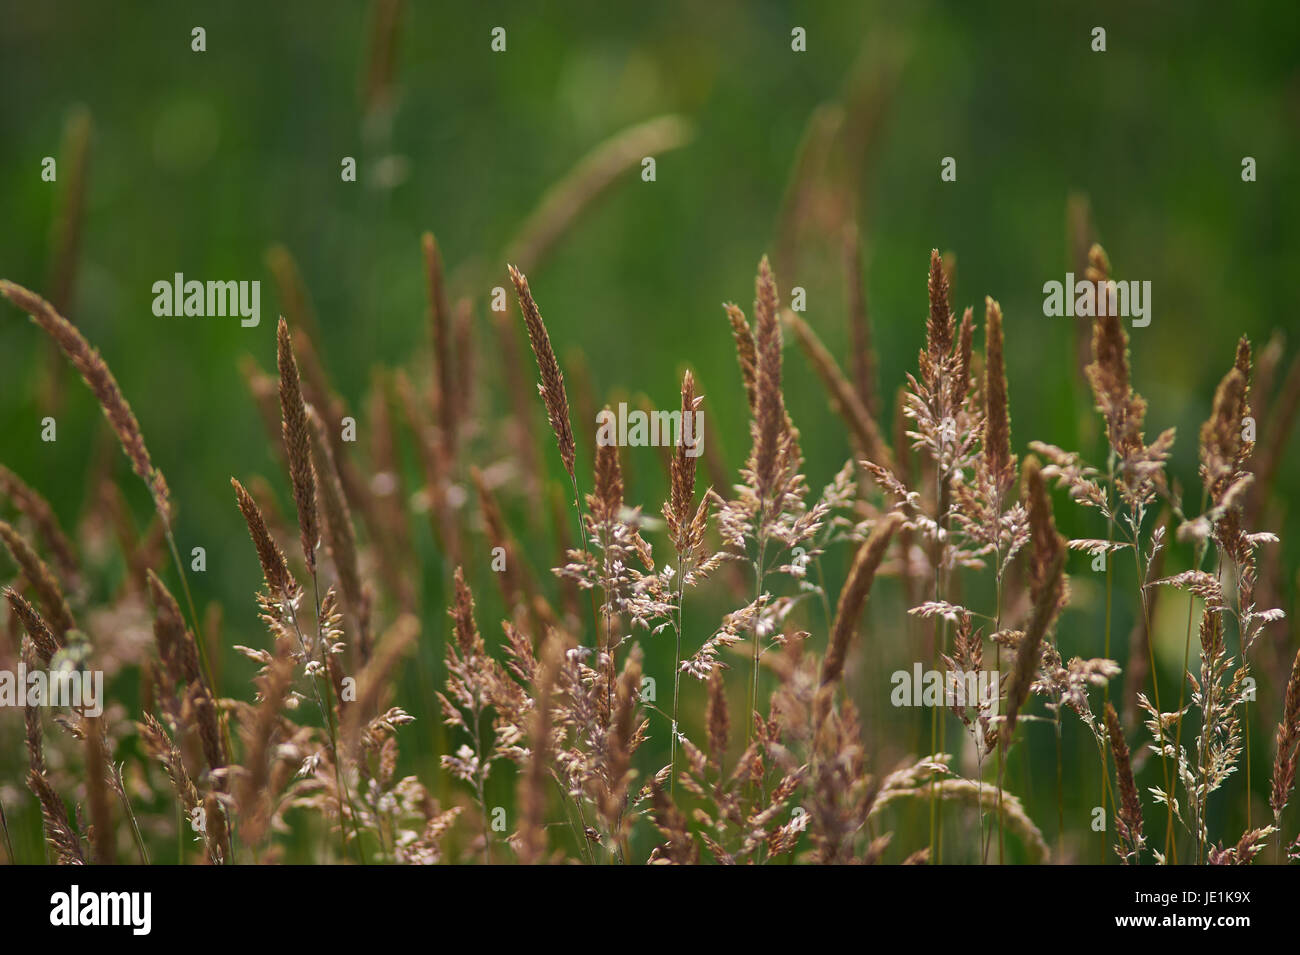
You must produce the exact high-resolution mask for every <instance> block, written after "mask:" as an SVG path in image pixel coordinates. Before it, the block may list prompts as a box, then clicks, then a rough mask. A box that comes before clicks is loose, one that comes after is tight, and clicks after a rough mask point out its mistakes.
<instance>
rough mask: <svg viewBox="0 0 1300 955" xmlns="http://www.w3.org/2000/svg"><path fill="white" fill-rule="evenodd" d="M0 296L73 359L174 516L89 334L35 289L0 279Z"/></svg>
mask: <svg viewBox="0 0 1300 955" xmlns="http://www.w3.org/2000/svg"><path fill="white" fill-rule="evenodd" d="M0 295H3V296H4V297H5V298H7V299H9V301H11V302H13V303H14V305H16V306H18V307H19V308H21V309H22V310H23V311H25V312H27V313H28V314H29V315H31V317H32V318H33V319H34V320H35V321H36V324H37V325H39V326H40V327H41V329H42V330H44V331H45V333H46V334H48V335H49V336H50V337H51V338H52V339H54V342H55V343H56V344H57V345H58V346H59V348H60V349H62V351H63V354H64V355H66V356H67V358H68V360H69V361H70V362H72V366H73V367H74V368H76V369H77V373H78V374H79V375H81V379H82V381H84V382H85V383H86V385H87V386H88V387H89V388H90V390H91V391H92V392H93V393H94V395H95V399H96V400H97V401H98V402H99V406H100V408H102V409H103V411H104V417H106V418H108V423H109V424H110V425H111V426H112V428H113V432H114V433H115V434H116V435H117V440H118V442H119V443H120V444H121V445H122V450H123V451H125V452H126V456H127V458H128V459H129V460H130V462H131V467H132V469H133V470H134V471H135V473H136V474H137V475H138V476H139V478H140V480H142V481H144V483H145V485H146V486H147V487H148V488H149V493H150V494H151V495H152V497H153V502H154V507H155V508H157V510H158V514H159V516H161V517H162V519H163V520H164V521H169V520H170V519H171V494H170V492H169V491H168V489H167V481H166V480H165V479H164V478H163V476H162V472H161V471H159V470H158V469H157V468H155V467H154V466H153V461H152V460H151V459H150V457H149V449H148V448H146V447H145V443H144V435H143V434H142V433H141V431H140V423H139V422H138V421H137V420H136V418H135V414H134V413H133V412H132V411H131V406H130V405H129V404H127V401H126V398H124V397H123V396H122V389H121V388H119V387H118V384H117V379H116V378H114V377H113V373H112V372H111V371H109V369H108V365H107V364H106V363H105V362H104V359H103V358H102V357H101V356H100V354H99V352H98V351H97V350H96V349H94V348H93V347H91V345H90V343H89V342H87V341H86V339H85V337H84V336H83V335H82V334H81V332H80V331H78V330H77V328H76V326H74V325H73V324H72V323H71V322H69V321H68V320H67V319H66V318H64V317H63V316H62V315H60V314H59V313H58V312H56V311H55V310H54V307H53V306H52V305H50V303H49V302H47V301H45V299H43V298H41V297H40V296H39V295H37V294H36V293H35V292H31V291H29V290H28V289H25V288H23V287H22V286H21V285H16V284H15V283H13V282H9V281H6V280H4V279H0Z"/></svg>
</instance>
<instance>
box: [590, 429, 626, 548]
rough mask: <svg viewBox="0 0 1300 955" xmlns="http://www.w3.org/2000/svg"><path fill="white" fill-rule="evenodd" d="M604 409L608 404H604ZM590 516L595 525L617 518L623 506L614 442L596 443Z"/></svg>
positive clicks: (621, 471) (620, 467) (619, 466)
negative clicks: (594, 475) (593, 487)
mask: <svg viewBox="0 0 1300 955" xmlns="http://www.w3.org/2000/svg"><path fill="white" fill-rule="evenodd" d="M605 410H606V411H609V406H608V405H606V407H605ZM589 502H590V506H591V518H592V521H593V522H594V523H596V524H597V525H602V524H608V523H610V522H612V521H615V520H617V519H618V515H619V511H620V510H622V508H623V468H622V465H621V464H620V463H619V460H618V448H617V447H616V446H615V445H614V444H612V443H611V444H599V443H598V444H597V445H596V480H595V490H594V491H593V493H592V495H591V497H590V498H589Z"/></svg>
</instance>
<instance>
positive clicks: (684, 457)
mask: <svg viewBox="0 0 1300 955" xmlns="http://www.w3.org/2000/svg"><path fill="white" fill-rule="evenodd" d="M703 400H704V398H703V397H699V398H697V397H696V396H695V378H694V376H693V375H692V374H691V373H690V372H689V371H687V372H686V374H685V375H683V376H682V410H681V415H682V424H681V428H680V432H679V434H678V441H677V447H676V448H675V449H674V451H673V456H672V461H671V464H670V468H669V470H670V478H671V479H670V481H669V485H670V490H669V499H668V501H667V502H666V503H665V504H664V520H665V521H666V522H667V524H668V534H669V537H670V539H671V540H672V542H673V547H674V548H675V549H676V550H677V553H678V554H681V555H690V554H693V553H694V552H695V549H696V547H698V545H699V543H700V541H698V540H695V539H694V537H693V535H692V533H691V531H692V528H693V524H694V522H693V521H692V511H693V508H692V504H693V503H694V500H695V465H696V462H697V461H698V459H699V454H698V451H699V448H698V445H699V443H700V442H701V441H702V440H703V436H702V435H701V434H700V430H699V428H698V427H696V426H695V421H696V420H697V419H696V415H697V412H698V409H699V407H700V402H702V401H703ZM688 433H689V435H690V441H691V443H690V444H689V445H688V444H687V443H686V442H687V435H688ZM692 452H695V453H692ZM701 530H702V528H701Z"/></svg>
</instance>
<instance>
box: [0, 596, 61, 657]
mask: <svg viewBox="0 0 1300 955" xmlns="http://www.w3.org/2000/svg"><path fill="white" fill-rule="evenodd" d="M4 595H5V599H6V600H7V601H9V609H10V610H11V611H12V613H13V615H14V616H15V617H17V618H18V620H19V621H20V622H21V623H22V625H23V629H24V630H26V631H27V636H28V637H30V638H31V641H32V644H33V646H34V647H35V652H36V653H37V655H38V657H39V659H40V660H41V662H42V663H49V662H50V658H51V657H53V656H54V654H56V653H58V651H59V647H60V646H61V644H60V643H59V638H58V637H56V636H55V635H54V633H53V632H52V631H51V630H50V628H49V626H48V625H47V624H46V623H45V621H44V620H43V619H42V618H41V615H40V614H39V613H37V612H36V608H35V607H33V606H32V605H31V604H29V603H28V602H27V601H26V600H25V599H24V598H23V596H22V594H20V593H18V591H16V590H14V589H13V588H12V587H6V588H4Z"/></svg>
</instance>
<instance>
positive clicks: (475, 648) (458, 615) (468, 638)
mask: <svg viewBox="0 0 1300 955" xmlns="http://www.w3.org/2000/svg"><path fill="white" fill-rule="evenodd" d="M454 585H455V590H456V597H455V602H454V603H453V604H452V605H451V609H450V610H449V611H447V612H448V613H449V614H451V619H452V621H453V622H454V623H455V633H456V645H457V646H458V647H459V648H460V652H461V654H462V655H463V656H464V657H465V658H466V659H468V658H470V657H474V656H477V655H478V654H480V653H482V651H483V638H482V637H481V636H480V635H479V632H478V624H477V623H475V622H474V594H473V593H472V592H471V591H470V589H469V585H468V584H466V583H465V568H463V567H457V568H456V574H455V578H454Z"/></svg>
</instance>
